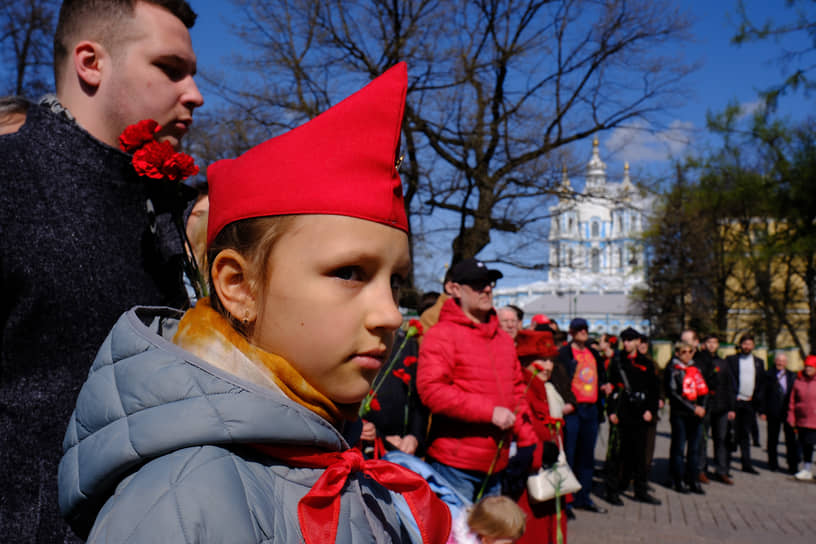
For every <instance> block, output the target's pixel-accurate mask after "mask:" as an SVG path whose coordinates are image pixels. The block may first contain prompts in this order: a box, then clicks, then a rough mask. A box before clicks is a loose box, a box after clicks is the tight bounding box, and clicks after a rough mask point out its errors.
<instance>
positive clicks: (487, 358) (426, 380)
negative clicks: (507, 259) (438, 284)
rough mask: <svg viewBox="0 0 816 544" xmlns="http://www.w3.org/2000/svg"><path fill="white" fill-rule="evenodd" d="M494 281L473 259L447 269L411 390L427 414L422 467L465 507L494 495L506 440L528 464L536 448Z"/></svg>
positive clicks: (505, 457) (495, 275) (494, 274)
mask: <svg viewBox="0 0 816 544" xmlns="http://www.w3.org/2000/svg"><path fill="white" fill-rule="evenodd" d="M501 277H502V273H501V272H499V271H498V270H490V269H488V268H487V267H486V266H485V264H484V263H483V262H481V261H478V260H476V259H465V260H463V261H461V262H459V263H457V264H456V265H454V266H453V268H452V269H451V271H450V275H449V280H448V282H447V283H446V284H445V291H446V292H447V293H450V295H451V298H450V299H449V300H447V301H445V303H444V304H443V306H442V310H441V312H440V315H439V322H438V323H437V324H436V325H434V326H433V327H432V328H431V329H430V330H428V331H427V332H426V333H425V337H424V339H423V341H422V345H421V346H420V350H419V366H418V367H417V390H418V391H419V396H420V399H421V400H422V402H423V403H424V404H425V405H426V406H427V407H428V409H429V410H430V412H431V414H432V415H433V421H432V424H431V431H430V435H429V437H428V442H429V446H428V450H427V456H428V461H429V463H430V464H431V466H433V467H434V468H435V469H436V470H437V471H438V472H439V473H440V474H441V475H442V476H443V477H445V478H446V479H447V480H448V481H449V482H450V484H451V485H453V486H454V487H455V489H456V490H457V491H459V492H460V493H461V494H462V495H463V496H464V497H465V498H466V499H468V500H469V501H475V500H476V499H477V497H478V496H479V495H480V493H481V494H483V495H485V496H486V495H496V494H499V493H500V492H501V486H500V481H501V476H502V472H503V471H504V469H505V467H506V466H507V460H508V456H509V445H510V442H511V440H512V438H513V437H515V438H516V441H517V443H518V446H519V455H523V456H527V458H529V460H530V461H531V460H532V450H533V449H534V448H535V443H536V435H535V431H534V430H533V427H532V423H531V419H530V408H529V406H528V404H527V401H526V399H525V396H524V386H525V384H524V381H523V377H522V374H521V366H520V365H519V363H518V361H517V359H516V349H515V346H514V344H513V339H512V338H510V336H509V335H508V334H507V333H506V332H504V331H503V330H502V329H501V327H499V320H498V318H497V316H496V312H495V310H494V309H493V287H495V285H496V280H497V279H499V278H501ZM499 445H501V447H499ZM482 490H483V491H482Z"/></svg>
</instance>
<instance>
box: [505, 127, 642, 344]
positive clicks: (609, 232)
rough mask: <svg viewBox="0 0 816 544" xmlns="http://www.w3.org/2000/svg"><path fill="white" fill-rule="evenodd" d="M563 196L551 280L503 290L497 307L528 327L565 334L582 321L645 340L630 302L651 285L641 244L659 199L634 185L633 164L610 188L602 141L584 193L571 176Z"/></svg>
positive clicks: (555, 212) (551, 242)
mask: <svg viewBox="0 0 816 544" xmlns="http://www.w3.org/2000/svg"><path fill="white" fill-rule="evenodd" d="M558 195H559V197H558V202H557V203H556V204H555V205H553V206H551V207H550V212H551V214H552V220H551V223H550V233H549V237H548V246H549V275H548V279H547V280H546V281H539V282H535V283H532V284H528V285H522V286H518V287H506V288H502V287H499V288H497V289H496V290H495V301H494V303H495V305H496V307H497V308H498V307H501V306H504V305H506V304H515V305H517V306H519V307H521V308H522V309H523V310H524V311H525V320H529V318H530V317H532V316H533V315H534V314H545V315H547V316H548V317H549V318H550V319H551V320H554V321H556V322H557V323H558V325H559V327H560V328H563V329H566V328H567V326H568V325H569V322H570V320H571V319H572V318H573V317H583V318H585V319H587V321H589V325H590V331H591V332H609V333H613V334H617V333H619V332H620V331H621V330H623V329H625V328H626V327H629V326H632V327H634V328H636V329H638V330H640V331H641V332H647V329H648V322H646V321H644V320H643V319H642V317H641V316H639V315H638V314H637V311H636V310H635V308H633V305H632V302H631V294H632V291H633V289H634V288H636V287H640V286H643V284H644V280H645V274H644V270H645V268H644V264H645V258H644V248H643V242H642V240H641V236H642V234H643V229H644V227H645V225H646V223H647V216H648V213H649V212H650V211H651V209H652V206H653V203H654V200H653V198H652V197H650V196H647V195H645V194H643V193H642V192H641V191H640V190H639V189H638V188H637V187H635V186H634V184H632V181H631V179H630V178H629V165H628V164H627V165H626V166H625V167H624V171H623V179H622V180H621V182H620V183H610V182H607V179H606V164H604V162H603V161H602V160H601V158H600V156H599V152H598V140H597V138H596V139H595V140H594V141H593V142H592V157H591V158H590V160H589V162H588V163H587V166H586V180H585V184H584V189H583V191H581V192H580V193H577V192H576V191H575V190H574V189H573V188H572V185H571V183H570V180H569V178H568V177H567V174H566V171H565V172H564V173H563V176H562V180H561V186H560V187H559V190H558Z"/></svg>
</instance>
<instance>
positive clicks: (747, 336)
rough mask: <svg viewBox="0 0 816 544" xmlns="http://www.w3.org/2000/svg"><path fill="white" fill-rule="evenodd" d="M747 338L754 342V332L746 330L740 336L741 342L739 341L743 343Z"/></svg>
mask: <svg viewBox="0 0 816 544" xmlns="http://www.w3.org/2000/svg"><path fill="white" fill-rule="evenodd" d="M746 340H750V341H751V342H754V341H755V340H754V333H751V332H746V333H745V334H743V335H742V336H740V338H739V342H738V343H740V344H742V343H743V342H745V341H746Z"/></svg>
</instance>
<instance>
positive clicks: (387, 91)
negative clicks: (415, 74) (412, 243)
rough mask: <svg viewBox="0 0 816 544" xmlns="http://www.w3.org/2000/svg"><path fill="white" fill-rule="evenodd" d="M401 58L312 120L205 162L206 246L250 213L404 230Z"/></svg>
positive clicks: (405, 76) (403, 69)
mask: <svg viewBox="0 0 816 544" xmlns="http://www.w3.org/2000/svg"><path fill="white" fill-rule="evenodd" d="M407 88H408V72H407V69H406V66H405V63H404V62H401V63H399V64H397V65H396V66H394V67H392V68H390V69H389V70H387V71H386V72H385V73H384V74H382V75H381V76H379V77H378V78H376V79H375V80H373V81H372V82H371V83H369V84H368V85H366V86H365V87H363V88H362V89H361V90H359V91H357V92H356V93H354V94H353V95H351V96H349V97H348V98H346V99H345V100H343V101H342V102H340V103H339V104H337V105H335V106H333V107H331V108H329V109H328V110H326V111H325V112H323V113H322V114H320V115H319V116H317V117H315V118H314V119H312V120H311V121H309V122H307V123H304V124H303V125H300V126H299V127H297V128H294V129H292V130H290V131H289V132H286V133H284V134H281V135H280V136H276V137H274V138H271V139H269V140H267V141H265V142H264V143H262V144H260V145H257V146H255V147H253V148H252V149H250V150H249V151H247V152H246V153H244V154H243V155H241V156H240V157H238V158H236V159H225V160H221V161H218V162H215V163H213V164H211V165H210V167H209V168H208V169H207V182H208V184H209V195H210V214H209V218H208V224H207V246H210V245H211V244H212V242H213V240H214V239H215V237H216V235H217V234H218V233H219V232H220V231H221V229H223V228H224V227H225V226H227V225H228V224H230V223H232V222H234V221H239V220H241V219H249V218H251V217H263V216H269V215H292V214H320V215H346V216H350V217H357V218H359V219H367V220H369V221H374V222H376V223H382V224H384V225H388V226H391V227H394V228H398V229H401V230H404V231H405V232H408V218H407V216H406V214H405V202H404V200H403V196H402V182H401V180H400V177H399V173H398V172H397V165H396V158H397V157H396V153H397V148H398V146H399V138H400V129H401V127H402V115H403V112H404V110H405V95H406V92H407Z"/></svg>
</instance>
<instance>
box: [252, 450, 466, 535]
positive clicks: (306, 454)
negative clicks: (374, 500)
mask: <svg viewBox="0 0 816 544" xmlns="http://www.w3.org/2000/svg"><path fill="white" fill-rule="evenodd" d="M254 447H255V448H256V449H258V450H260V451H262V452H263V453H265V454H267V455H269V456H271V457H274V458H275V459H280V460H282V461H285V462H286V464H287V465H289V466H292V467H306V468H325V469H326V470H325V471H324V472H323V474H322V475H321V476H320V478H318V480H317V482H315V484H314V486H312V489H311V490H309V492H308V493H307V494H306V495H305V496H304V497H303V498H302V499H300V502H299V503H298V520H299V521H300V530H301V531H302V532H303V539H304V540H305V541H306V544H334V541H335V539H336V537H337V524H338V522H339V521H340V492H341V491H342V490H343V486H344V485H345V484H346V480H347V479H348V477H349V474H351V473H352V472H362V473H363V474H365V475H367V476H368V477H370V478H371V479H373V480H374V481H376V482H377V483H379V484H380V485H382V486H383V487H385V488H386V489H389V490H390V491H394V492H396V493H399V494H401V495H402V497H403V498H404V499H405V502H407V503H408V507H409V508H410V509H411V513H412V514H413V515H414V519H415V520H416V522H417V525H418V526H419V532H420V535H421V536H422V542H426V543H444V542H446V541H447V539H448V535H449V534H450V526H451V515H450V509H449V508H448V507H447V505H445V503H443V502H442V500H441V499H440V498H439V497H437V496H436V495H435V494H434V493H433V492H432V491H431V488H430V487H429V486H428V482H426V481H425V480H424V479H423V478H422V477H421V476H419V475H418V474H417V473H415V472H413V471H411V470H408V469H407V468H405V467H402V466H400V465H396V464H394V463H389V462H388V461H380V460H366V459H365V458H364V457H363V455H362V453H360V451H359V450H356V449H348V450H346V451H343V452H320V453H315V450H314V449H313V448H305V447H303V448H287V447H274V446H267V445H263V444H255V445H254Z"/></svg>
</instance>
